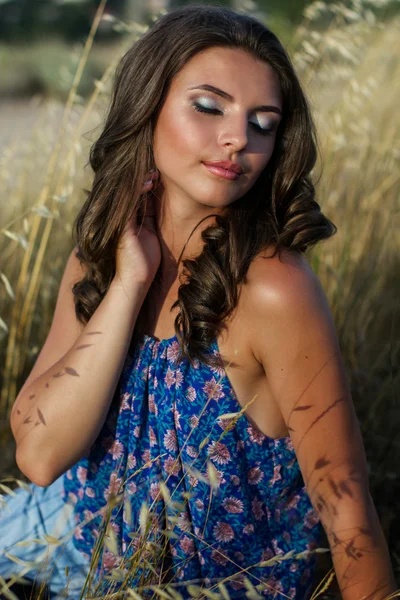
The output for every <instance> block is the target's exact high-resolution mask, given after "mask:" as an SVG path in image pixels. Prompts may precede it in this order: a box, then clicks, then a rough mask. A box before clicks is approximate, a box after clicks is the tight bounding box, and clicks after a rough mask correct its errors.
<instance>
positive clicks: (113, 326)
mask: <svg viewBox="0 0 400 600" xmlns="http://www.w3.org/2000/svg"><path fill="white" fill-rule="evenodd" d="M77 262H78V259H77V258H76V257H75V256H73V255H71V256H70V259H69V260H68V263H67V266H66V269H65V272H64V275H63V278H62V282H61V285H60V290H59V295H58V298H57V305H56V309H55V313H54V318H53V323H52V327H51V330H50V332H49V335H48V337H47V340H46V342H45V344H44V346H43V349H42V351H41V354H40V356H39V357H38V360H37V363H36V364H35V367H34V370H33V371H32V373H31V375H30V376H29V378H28V380H31V383H29V381H28V380H27V382H26V383H25V385H24V386H23V388H22V389H21V391H20V393H19V395H18V397H17V399H16V400H15V403H14V406H13V410H12V413H11V417H10V424H11V428H12V431H13V434H14V437H15V440H16V444H17V451H16V460H17V464H18V466H19V467H20V469H21V471H22V472H23V473H24V474H25V475H26V476H27V477H29V479H31V481H33V482H34V483H36V484H37V485H40V486H47V485H50V483H52V482H53V481H54V480H55V479H57V477H59V476H60V475H61V474H62V473H64V472H65V471H66V470H67V469H68V468H69V467H70V466H71V465H73V464H75V463H76V462H77V461H78V460H80V459H81V458H82V457H83V456H84V455H85V454H86V452H87V451H88V450H89V448H90V446H91V445H92V444H93V443H94V441H95V439H96V437H97V436H98V434H99V433H100V430H101V428H102V426H103V424H104V421H105V419H106V416H107V413H108V410H109V407H110V403H111V400H112V398H113V395H114V393H115V390H116V387H117V384H118V380H119V377H120V374H121V371H122V367H123V364H124V361H125V358H126V354H127V351H128V348H129V343H130V340H131V336H132V332H133V328H134V326H135V322H136V318H137V315H138V313H139V311H140V308H141V305H142V303H143V300H144V298H145V296H146V294H147V291H148V286H146V285H144V284H139V283H138V284H135V282H134V281H132V282H131V283H130V284H129V285H128V284H124V285H123V286H122V284H121V283H119V282H118V281H117V280H115V279H114V281H113V282H112V284H111V286H110V288H109V290H108V291H107V293H106V294H105V296H104V298H103V300H102V301H101V303H100V304H99V306H98V307H97V309H96V311H95V312H94V314H93V315H92V317H91V319H90V320H89V321H88V323H87V324H86V326H83V325H82V324H80V323H79V324H78V322H77V321H76V317H75V309H74V302H73V294H72V290H71V287H72V284H73V283H74V279H75V280H76V273H77V266H76V263H77ZM78 279H79V278H78ZM71 331H73V333H71ZM67 338H68V339H67ZM57 356H58V357H60V356H61V358H59V359H58V360H57V358H55V357H57ZM50 365H51V366H50Z"/></svg>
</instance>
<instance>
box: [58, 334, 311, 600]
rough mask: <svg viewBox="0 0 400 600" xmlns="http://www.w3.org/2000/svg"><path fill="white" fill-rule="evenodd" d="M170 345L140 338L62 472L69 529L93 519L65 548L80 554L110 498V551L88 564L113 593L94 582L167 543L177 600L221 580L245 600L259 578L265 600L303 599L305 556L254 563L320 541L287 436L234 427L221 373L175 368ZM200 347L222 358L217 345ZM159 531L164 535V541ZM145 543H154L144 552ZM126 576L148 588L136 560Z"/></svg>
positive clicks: (307, 579)
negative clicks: (97, 422)
mask: <svg viewBox="0 0 400 600" xmlns="http://www.w3.org/2000/svg"><path fill="white" fill-rule="evenodd" d="M178 350H179V346H178V340H177V338H176V336H174V337H173V338H170V339H167V340H161V341H159V340H156V338H154V337H152V336H148V335H144V336H143V338H142V339H141V340H140V341H139V343H138V345H137V346H136V348H135V351H134V354H133V356H130V355H129V354H128V355H127V358H126V361H125V364H124V368H123V370H122V373H121V378H120V381H119V388H118V393H117V394H116V396H115V398H114V401H113V403H112V405H111V407H110V410H109V412H108V415H107V418H106V421H105V423H104V425H103V428H102V430H101V432H100V434H99V436H98V438H97V440H96V442H95V443H94V444H93V446H92V448H91V450H90V452H89V455H88V456H87V457H85V458H83V459H82V460H80V461H79V462H78V463H77V464H76V465H74V466H73V467H72V468H71V469H69V470H68V471H67V472H66V473H65V474H64V479H63V483H64V490H63V497H64V500H65V501H69V502H72V503H73V504H74V514H75V519H76V523H77V524H78V523H81V522H82V521H83V520H85V519H90V518H92V520H91V521H90V522H89V523H86V524H84V525H83V526H82V527H79V528H78V529H77V532H76V533H75V534H74V538H73V541H74V545H75V546H76V548H78V549H79V550H80V551H81V552H83V553H84V554H85V556H86V557H87V558H88V559H90V557H91V555H92V552H93V548H94V545H95V544H96V542H97V540H98V538H99V535H100V531H101V527H103V526H105V525H104V521H103V516H104V515H105V514H106V511H105V505H106V503H107V500H109V498H110V497H111V496H112V495H113V494H114V495H118V494H119V497H120V498H121V499H122V501H120V502H119V504H117V505H116V506H114V508H113V509H112V512H111V517H110V520H109V524H108V529H107V531H109V530H110V528H111V529H112V530H113V536H112V539H113V540H114V545H113V547H111V545H110V544H109V545H108V546H107V547H106V549H105V550H103V554H102V559H101V561H100V562H99V566H98V568H97V575H98V576H99V577H100V578H101V580H102V581H107V582H108V583H107V585H109V586H111V585H113V586H114V588H113V591H115V586H116V585H117V584H116V583H112V584H111V583H110V580H109V579H108V580H104V578H103V576H104V575H110V572H111V570H112V569H115V568H117V567H119V568H123V567H124V566H126V564H127V562H126V561H127V559H128V558H129V557H131V556H132V555H133V554H134V553H135V552H136V551H137V549H139V548H140V549H141V557H142V559H143V558H144V557H147V558H148V560H150V556H152V557H153V558H152V559H151V560H150V562H151V564H152V565H155V564H157V565H158V564H159V563H160V562H161V559H160V556H159V555H158V557H157V555H154V554H151V553H152V552H153V553H154V552H156V550H154V548H156V549H157V548H160V547H162V546H163V543H162V542H161V540H164V544H165V540H167V539H169V552H168V555H169V569H170V571H169V573H170V576H169V579H170V581H172V582H173V584H174V587H175V589H176V590H177V591H179V592H180V593H181V594H182V597H183V598H189V597H191V596H190V594H189V593H188V592H187V590H186V585H187V583H188V582H189V581H192V580H197V581H196V582H195V583H197V584H199V581H200V582H201V585H203V586H206V587H208V588H211V589H212V590H213V591H215V592H218V588H217V584H218V582H219V581H222V579H225V578H226V577H230V578H231V579H230V580H229V581H227V580H225V581H224V585H225V587H226V588H227V589H228V592H229V595H230V597H231V598H232V599H234V598H243V597H244V595H245V592H246V587H245V583H244V582H243V578H244V576H246V577H248V578H249V580H250V581H251V582H252V583H253V585H258V584H259V583H264V584H265V586H264V588H265V589H264V590H261V589H260V588H259V590H260V593H261V594H262V595H263V596H265V597H268V598H279V597H282V598H283V597H286V598H296V599H300V598H301V599H304V598H308V597H309V593H310V591H311V585H312V579H313V574H314V570H315V563H316V559H315V554H313V553H309V554H307V553H305V555H304V557H303V558H297V559H293V558H290V559H286V560H284V561H280V562H279V561H278V562H275V563H274V564H273V565H270V566H265V565H264V566H257V563H260V562H261V563H262V562H263V561H264V562H265V561H267V560H269V559H271V558H273V557H276V556H277V555H282V554H286V553H287V552H289V551H290V550H294V553H295V554H297V553H300V552H304V551H305V550H312V549H314V548H316V547H317V546H318V543H319V539H320V532H321V525H320V522H319V519H318V515H317V513H316V511H315V510H314V508H313V506H312V504H311V502H310V499H309V497H308V495H307V492H306V489H305V485H304V481H303V479H302V475H301V471H300V468H299V464H298V461H297V458H296V454H295V452H294V449H293V445H292V442H291V439H290V437H289V436H287V437H284V438H279V439H272V438H270V437H268V436H265V435H264V434H262V433H261V432H260V431H258V430H257V429H256V428H255V427H254V426H253V425H252V424H251V423H250V421H249V420H248V418H247V416H246V415H245V414H242V415H241V416H240V417H239V418H238V419H236V421H235V419H234V418H233V416H232V414H229V413H237V412H239V411H240V410H241V406H240V404H239V402H238V400H237V398H236V395H235V392H234V390H233V388H232V386H231V384H230V381H229V379H228V377H227V374H226V372H225V370H224V369H223V367H219V368H215V367H210V366H208V365H206V364H204V363H201V362H200V361H195V362H194V365H191V364H190V362H189V361H188V360H187V359H184V360H183V361H182V362H181V363H178V362H177V358H178ZM209 352H212V353H214V354H216V355H218V356H220V352H219V348H218V344H217V341H216V340H214V342H213V343H212V344H211V346H210V348H209ZM221 364H222V363H221ZM116 399H117V401H118V402H117V401H116ZM224 415H228V416H226V417H224ZM143 503H146V504H147V507H148V508H147V512H146V511H144V510H143ZM97 511H99V512H97ZM95 513H96V514H97V516H95V518H93V515H95ZM146 523H147V524H146ZM141 527H142V528H141ZM145 527H147V532H146V535H145V536H144V537H143V528H145ZM163 530H172V532H173V533H171V535H168V538H167V536H165V535H162V531H163ZM161 535H162V537H160V536H161ZM146 539H147V540H149V539H151V540H153V541H155V542H156V543H155V544H153V545H152V546H151V545H149V544H147V545H144V542H145V541H146ZM157 543H158V546H157ZM152 548H153V549H152ZM124 561H125V562H124ZM253 565H255V566H253ZM157 568H158V567H157ZM244 569H246V571H244ZM157 573H158V574H159V571H157ZM233 576H234V577H233ZM130 577H131V579H130V582H129V585H130V587H133V586H134V585H135V583H137V582H139V580H140V581H141V583H143V581H144V579H143V578H146V577H147V579H146V582H149V583H156V582H157V578H154V574H153V575H152V574H151V571H150V570H149V569H147V568H146V562H145V561H144V560H141V566H140V567H139V568H138V569H137V570H136V571H135V573H134V574H131V575H130ZM185 583H186V585H184V584H185ZM107 590H111V588H110V587H108V588H107ZM138 590H139V588H138ZM140 593H141V594H142V596H143V597H146V596H145V592H143V591H141V592H140Z"/></svg>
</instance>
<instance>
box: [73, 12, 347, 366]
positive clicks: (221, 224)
mask: <svg viewBox="0 0 400 600" xmlns="http://www.w3.org/2000/svg"><path fill="white" fill-rule="evenodd" d="M216 46H220V47H221V46H223V47H230V48H241V49H244V50H246V51H248V52H250V53H251V54H252V55H253V56H254V57H255V58H257V59H261V60H263V61H265V62H266V63H268V64H269V65H270V66H271V67H272V68H273V69H274V70H275V71H276V73H277V75H278V77H279V81H280V86H281V92H282V100H283V106H282V108H283V119H282V121H281V123H280V125H279V128H278V131H277V134H276V140H275V147H274V152H273V154H272V156H271V158H270V161H269V162H268V165H267V166H266V168H265V170H264V172H263V173H262V174H261V175H260V177H259V178H258V180H257V182H256V183H255V184H254V186H253V187H252V188H251V189H250V190H249V191H248V192H247V193H246V194H245V195H244V196H243V197H241V198H239V199H238V200H236V201H235V202H233V203H232V204H230V205H229V206H227V207H226V210H225V211H224V212H223V214H218V215H216V218H215V221H214V223H213V224H212V225H211V226H209V227H207V228H206V229H204V230H203V231H202V233H201V238H202V241H204V246H203V249H202V252H201V254H200V255H199V256H197V257H196V258H195V259H185V260H183V261H182V265H183V267H184V271H183V274H184V277H185V279H184V283H181V280H180V283H181V285H180V287H179V291H178V300H177V301H176V302H175V304H174V306H173V307H176V306H178V307H179V314H178V315H177V317H176V319H175V323H174V326H175V333H176V336H177V339H178V341H179V343H180V348H181V354H180V357H181V358H182V357H184V356H186V357H187V358H188V359H189V360H190V361H191V362H192V364H193V361H194V359H198V360H200V361H203V362H206V363H208V364H210V365H213V364H216V362H215V360H213V357H212V356H211V355H210V354H207V348H208V347H209V345H210V343H211V342H212V341H213V340H214V339H215V337H216V336H217V335H218V333H219V331H220V330H221V328H222V327H223V326H224V321H225V320H226V319H227V317H228V316H229V315H230V314H231V313H232V311H233V310H234V308H235V307H236V305H237V302H238V297H239V289H240V285H241V284H242V283H243V281H244V278H245V276H246V273H247V270H248V268H249V266H250V264H251V262H252V260H253V259H254V258H255V257H256V256H257V255H259V254H260V252H261V251H262V250H263V249H265V248H267V247H271V246H273V247H274V248H275V251H274V253H273V255H272V256H275V254H276V253H277V252H278V253H279V256H280V252H281V251H282V250H283V249H288V250H290V251H292V252H304V251H305V250H306V249H307V248H310V247H311V246H312V245H313V244H316V243H317V242H319V241H321V240H323V239H326V238H329V237H330V236H332V235H334V234H335V233H336V230H337V229H336V226H335V225H334V224H333V223H332V222H331V221H330V220H329V219H328V218H327V217H326V216H324V215H323V214H322V212H321V209H320V206H319V204H318V203H317V202H316V200H315V190H314V185H313V183H312V181H311V177H310V172H311V170H312V168H313V167H314V165H315V163H316V159H317V147H318V146H317V137H316V131H315V125H314V122H313V119H312V116H311V113H310V108H309V105H308V102H307V99H306V97H305V95H304V92H303V91H302V88H301V85H300V83H299V80H298V78H297V76H296V73H295V71H294V68H293V65H292V63H291V60H290V58H289V56H288V54H287V52H286V51H285V49H284V48H283V46H282V44H281V43H280V41H279V40H278V38H277V37H276V35H275V34H274V33H273V32H272V31H270V30H269V29H268V28H267V27H266V26H265V25H264V24H262V23H261V22H259V21H258V20H257V19H255V18H253V17H251V16H249V15H246V14H244V13H241V12H239V11H235V10H233V9H229V8H223V7H215V6H204V5H199V4H195V5H190V6H186V7H184V8H180V9H177V10H174V11H171V12H170V13H168V14H166V15H164V16H162V17H161V18H160V19H159V20H158V21H156V22H155V23H154V24H153V26H152V27H151V28H150V29H149V30H148V31H147V32H146V33H145V34H144V35H143V36H142V37H141V38H140V39H139V40H138V41H136V42H135V43H134V45H133V46H132V47H131V48H130V50H128V52H127V53H126V54H125V55H124V56H123V57H122V59H121V61H120V63H119V65H118V67H117V69H116V75H115V80H114V86H113V91H112V97H111V102H110V106H109V110H108V114H107V117H106V121H105V125H104V128H103V131H102V133H101V135H100V137H99V138H98V140H97V141H96V142H95V143H94V144H93V146H92V148H91V151H90V160H89V162H90V165H91V167H92V169H93V171H94V181H93V186H92V189H91V191H90V192H88V197H87V199H86V201H85V203H84V205H83V207H82V209H81V210H80V212H79V214H78V215H77V218H76V220H75V222H74V227H73V236H74V238H75V242H76V245H77V246H78V248H79V251H78V253H77V256H78V257H79V258H80V260H81V262H82V263H83V264H84V265H85V267H86V270H87V272H86V274H85V276H84V277H83V279H82V280H81V281H80V282H78V283H77V284H76V285H75V286H74V288H73V292H74V295H75V306H76V314H77V318H78V319H79V320H80V321H81V322H82V323H84V324H86V323H87V321H88V320H89V319H90V317H91V316H92V314H93V312H94V311H95V310H96V308H97V307H98V305H99V303H100V302H101V300H102V298H103V296H104V294H105V293H106V292H107V289H108V287H109V285H110V283H111V281H112V279H113V277H114V275H115V256H116V246H117V242H118V238H119V237H120V235H121V233H122V231H123V229H124V225H125V223H126V221H127V219H129V218H131V217H132V215H134V214H137V212H138V211H139V210H140V208H141V207H142V203H143V202H144V197H145V195H143V194H142V193H141V190H142V182H143V181H144V179H145V176H146V174H147V173H148V171H149V170H150V169H151V168H153V167H154V165H155V163H154V157H153V152H152V141H153V131H154V124H155V122H156V119H157V115H158V114H159V111H160V110H161V107H162V106H163V103H164V101H165V99H166V96H167V93H168V89H169V87H170V84H171V81H172V80H173V78H174V77H175V75H176V74H177V73H178V72H179V71H180V70H181V69H182V67H184V65H185V64H186V63H187V62H188V61H189V60H190V59H191V58H192V57H193V56H194V55H195V54H197V53H198V52H200V51H202V50H205V49H207V48H210V47H216ZM161 267H162V265H160V268H159V271H158V273H157V274H156V277H155V279H154V282H153V283H152V285H151V286H150V288H149V293H148V294H147V297H146V300H145V302H144V303H143V307H142V311H141V315H140V318H138V319H137V323H136V326H135V331H134V334H133V336H132V341H131V346H130V351H132V350H133V348H134V346H135V344H136V341H137V340H138V339H139V338H140V336H141V334H143V333H144V332H145V327H146V320H145V318H143V316H144V315H145V314H146V312H147V310H148V307H147V300H148V298H150V299H151V293H152V290H154V289H155V288H154V287H153V286H155V285H157V281H158V275H159V273H160V270H161Z"/></svg>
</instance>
